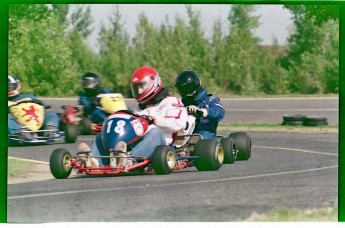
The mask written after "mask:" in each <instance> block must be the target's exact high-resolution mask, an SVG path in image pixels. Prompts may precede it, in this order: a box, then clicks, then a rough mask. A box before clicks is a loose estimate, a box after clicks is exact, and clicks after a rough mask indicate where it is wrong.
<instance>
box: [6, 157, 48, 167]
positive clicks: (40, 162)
mask: <svg viewBox="0 0 345 228" xmlns="http://www.w3.org/2000/svg"><path fill="white" fill-rule="evenodd" d="M8 158H9V159H14V160H18V161H27V162H31V163H35V164H42V165H49V162H45V161H38V160H32V159H25V158H16V157H11V156H8Z"/></svg>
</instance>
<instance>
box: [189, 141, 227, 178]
mask: <svg viewBox="0 0 345 228" xmlns="http://www.w3.org/2000/svg"><path fill="white" fill-rule="evenodd" d="M193 155H195V156H198V159H197V160H196V161H195V167H196V168H197V170H199V171H209V170H218V169H219V168H220V167H221V166H222V164H223V161H224V150H223V148H222V146H221V145H220V143H219V141H218V139H216V138H215V139H201V140H199V141H198V142H197V143H196V145H195V148H194V151H193Z"/></svg>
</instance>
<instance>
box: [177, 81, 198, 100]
mask: <svg viewBox="0 0 345 228" xmlns="http://www.w3.org/2000/svg"><path fill="white" fill-rule="evenodd" d="M176 87H177V90H178V92H179V94H180V95H181V97H185V96H189V97H191V96H194V94H195V92H196V85H195V84H191V83H188V84H187V83H186V84H182V85H177V86H176Z"/></svg>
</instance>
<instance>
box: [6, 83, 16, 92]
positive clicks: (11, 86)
mask: <svg viewBox="0 0 345 228" xmlns="http://www.w3.org/2000/svg"><path fill="white" fill-rule="evenodd" d="M17 87H18V83H14V82H13V83H8V92H13V91H15V90H16V89H17Z"/></svg>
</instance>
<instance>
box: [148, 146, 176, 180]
mask: <svg viewBox="0 0 345 228" xmlns="http://www.w3.org/2000/svg"><path fill="white" fill-rule="evenodd" d="M152 164H153V168H154V169H155V173H156V174H159V175H165V174H170V173H171V172H172V171H173V169H174V167H175V164H176V155H175V152H174V151H173V150H172V148H171V147H170V146H168V145H159V146H157V147H156V149H155V150H154V152H153V156H152Z"/></svg>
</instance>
